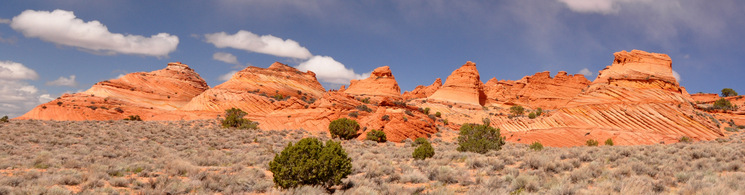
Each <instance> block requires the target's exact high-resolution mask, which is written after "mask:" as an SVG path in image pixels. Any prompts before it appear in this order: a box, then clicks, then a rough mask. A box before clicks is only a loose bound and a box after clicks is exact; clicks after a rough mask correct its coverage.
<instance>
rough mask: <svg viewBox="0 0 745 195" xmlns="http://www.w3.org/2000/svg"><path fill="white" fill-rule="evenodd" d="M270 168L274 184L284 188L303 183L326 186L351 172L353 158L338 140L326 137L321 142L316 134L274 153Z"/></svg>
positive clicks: (336, 183) (335, 183) (328, 186)
mask: <svg viewBox="0 0 745 195" xmlns="http://www.w3.org/2000/svg"><path fill="white" fill-rule="evenodd" d="M269 171H271V172H272V173H273V174H274V184H275V185H277V186H279V187H280V188H283V189H289V188H294V187H298V186H302V185H321V186H323V187H326V189H329V188H331V187H332V186H334V185H338V184H341V180H342V179H344V178H346V177H347V176H348V175H349V174H350V173H352V159H351V158H349V157H348V156H347V153H346V151H344V148H342V146H341V145H340V144H339V143H338V142H334V141H331V140H329V141H327V142H326V145H323V143H322V142H321V141H318V139H316V138H303V139H302V140H300V141H299V142H298V143H297V144H296V145H292V142H291V143H289V144H287V147H285V149H284V150H282V152H281V153H280V154H278V155H276V156H274V160H272V161H271V162H269Z"/></svg>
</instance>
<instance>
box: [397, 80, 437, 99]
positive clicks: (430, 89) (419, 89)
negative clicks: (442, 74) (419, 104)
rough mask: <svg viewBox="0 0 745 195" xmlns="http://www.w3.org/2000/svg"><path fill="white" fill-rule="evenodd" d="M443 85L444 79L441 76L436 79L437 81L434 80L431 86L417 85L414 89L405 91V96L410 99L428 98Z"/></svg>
mask: <svg viewBox="0 0 745 195" xmlns="http://www.w3.org/2000/svg"><path fill="white" fill-rule="evenodd" d="M440 87H442V80H441V79H440V78H437V79H435V82H433V83H432V84H431V85H429V86H422V85H419V86H416V88H414V90H412V91H407V92H404V94H403V97H404V99H406V100H410V99H419V98H427V97H429V96H431V95H432V94H434V93H435V92H436V91H437V90H438V89H440Z"/></svg>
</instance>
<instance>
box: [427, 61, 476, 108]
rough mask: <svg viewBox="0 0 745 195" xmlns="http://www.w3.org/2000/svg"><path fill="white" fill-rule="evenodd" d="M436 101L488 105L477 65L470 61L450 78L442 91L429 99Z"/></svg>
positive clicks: (438, 91)
mask: <svg viewBox="0 0 745 195" xmlns="http://www.w3.org/2000/svg"><path fill="white" fill-rule="evenodd" d="M428 99H431V100H435V101H443V102H451V103H459V104H468V105H475V106H479V107H480V106H483V105H484V103H486V94H484V86H483V83H481V78H480V77H479V71H478V70H477V69H476V64H475V63H473V62H471V61H468V62H466V64H464V65H463V66H461V67H460V68H458V69H457V70H455V71H453V73H452V74H450V76H448V78H447V80H446V81H445V85H443V86H442V87H441V88H440V89H438V90H437V91H436V92H435V93H434V94H432V95H431V96H429V97H428Z"/></svg>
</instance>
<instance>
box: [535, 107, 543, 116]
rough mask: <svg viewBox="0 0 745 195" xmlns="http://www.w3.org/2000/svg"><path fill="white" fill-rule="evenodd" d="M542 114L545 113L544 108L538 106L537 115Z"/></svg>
mask: <svg viewBox="0 0 745 195" xmlns="http://www.w3.org/2000/svg"><path fill="white" fill-rule="evenodd" d="M541 114H543V108H537V109H535V115H536V116H541Z"/></svg>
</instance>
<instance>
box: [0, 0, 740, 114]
mask: <svg viewBox="0 0 745 195" xmlns="http://www.w3.org/2000/svg"><path fill="white" fill-rule="evenodd" d="M744 18H745V1H741V0H707V1H701V0H505V1H502V0H484V1H467V0H464V1H447V0H407V1H386V0H380V1H345V0H303V1H286V0H271V1H270V0H267V1H254V0H243V1H241V0H214V1H196V0H184V1H159V0H149V1H144V0H143V1H139V0H137V1H83V0H38V1H25V0H23V1H21V0H7V1H2V2H0V115H8V116H11V117H15V116H20V115H22V114H23V113H25V112H27V111H28V110H30V109H31V108H33V107H35V106H36V105H38V104H40V103H44V102H48V101H51V100H53V99H55V98H57V97H59V96H61V95H62V94H64V93H76V92H81V91H85V90H87V89H88V88H90V87H91V86H92V85H93V84H95V83H96V82H100V81H104V80H109V79H115V78H118V77H120V76H122V75H124V74H127V73H133V72H149V71H154V70H158V69H163V68H165V66H166V65H167V63H168V62H177V61H178V62H182V63H184V64H188V65H189V66H190V67H191V68H192V69H194V70H195V71H196V72H197V73H199V74H200V75H201V76H202V78H204V79H205V80H206V81H207V83H208V84H209V85H210V86H213V87H214V86H216V85H219V84H220V83H222V82H224V81H225V80H227V79H229V78H230V76H231V75H232V73H235V72H236V71H239V70H241V69H243V68H245V67H246V66H257V67H263V68H266V67H268V66H269V65H271V64H272V63H273V62H275V61H278V62H282V63H285V64H288V65H290V66H293V67H297V68H298V69H300V70H311V71H313V72H315V73H316V74H317V78H318V79H319V81H320V82H321V83H322V84H323V86H324V87H326V89H327V90H328V89H334V88H338V87H340V86H341V85H348V84H349V81H350V80H351V79H361V78H366V77H367V75H369V73H370V72H371V71H372V70H373V69H375V68H376V67H380V66H390V67H391V70H392V71H393V75H394V76H395V77H396V80H397V81H398V84H399V85H400V86H401V89H402V91H409V90H412V89H414V88H415V87H416V86H417V85H429V84H431V83H432V82H433V81H434V80H435V79H436V78H442V79H443V80H445V78H447V76H448V75H449V74H450V73H451V72H452V71H453V70H455V69H457V68H458V67H460V66H461V65H463V64H465V62H466V61H473V62H475V63H476V65H477V68H478V70H479V73H480V76H481V79H482V81H483V82H486V81H487V80H489V79H491V78H497V79H499V80H518V79H521V78H522V77H524V76H528V75H533V74H535V73H536V72H542V71H551V73H552V75H555V74H556V73H557V72H558V71H566V72H568V73H570V74H575V73H581V74H584V75H585V76H586V77H587V78H588V79H590V80H594V79H595V77H596V76H597V72H598V71H599V70H602V69H603V68H604V67H606V66H608V65H610V64H611V63H612V61H613V53H614V52H618V51H622V50H627V51H630V50H632V49H640V50H644V51H648V52H655V53H665V54H668V55H669V56H670V57H671V58H672V60H673V70H674V71H675V74H676V75H677V76H678V79H679V80H678V81H679V83H680V84H681V85H682V86H684V87H686V88H687V90H688V91H689V92H690V93H696V92H705V93H719V92H720V91H721V89H722V88H733V89H735V90H736V91H739V92H741V93H745V87H744V86H743V83H744V82H743V81H745V79H743V78H745V77H743V74H744V73H745V19H744Z"/></svg>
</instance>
